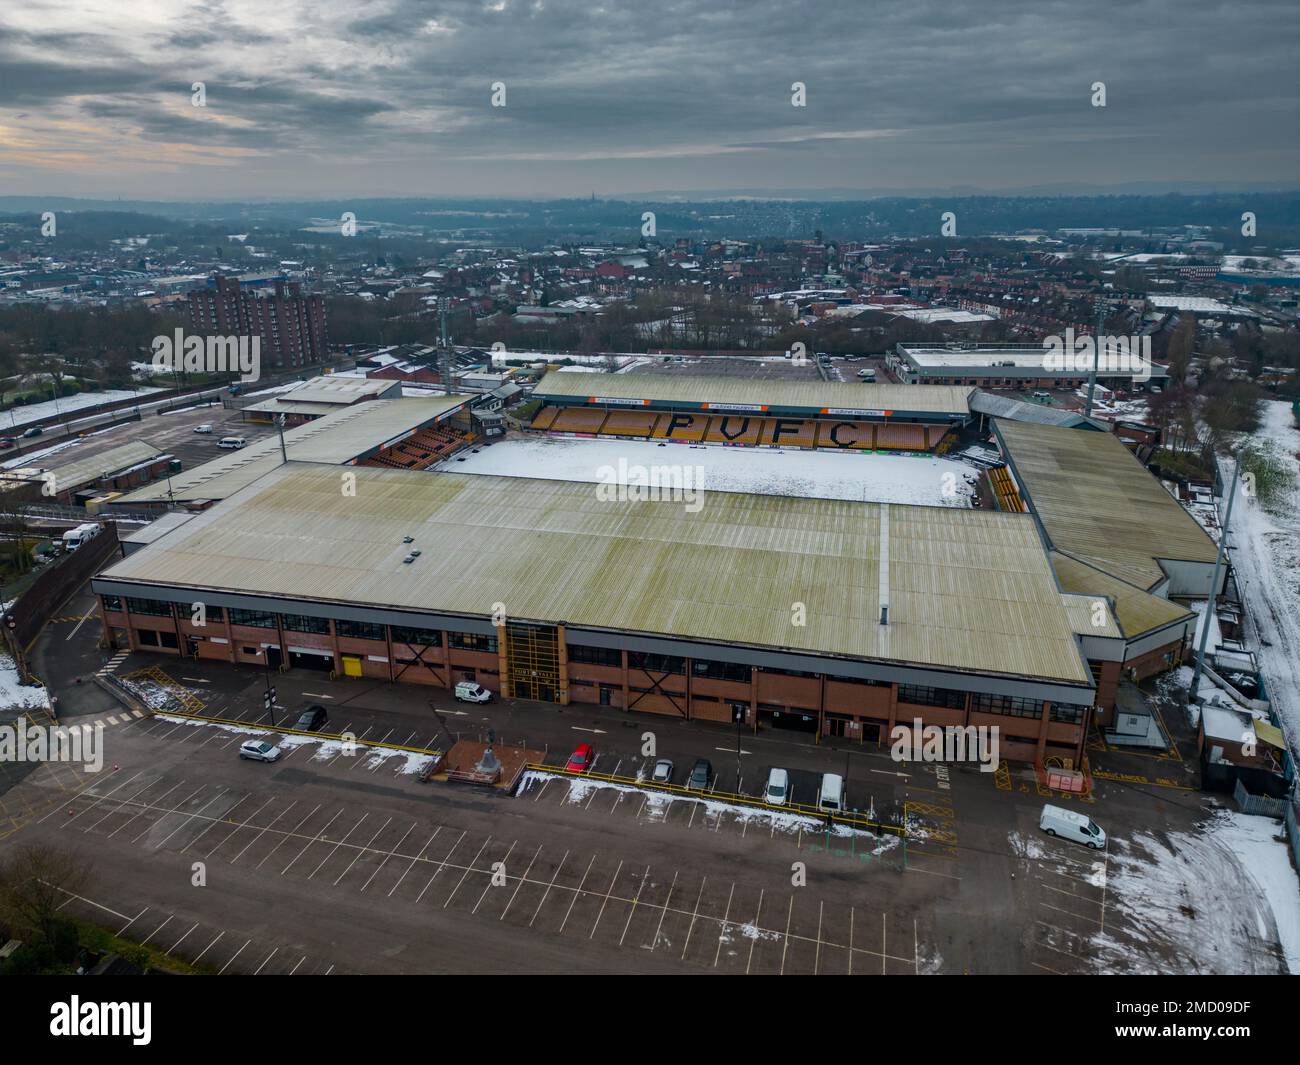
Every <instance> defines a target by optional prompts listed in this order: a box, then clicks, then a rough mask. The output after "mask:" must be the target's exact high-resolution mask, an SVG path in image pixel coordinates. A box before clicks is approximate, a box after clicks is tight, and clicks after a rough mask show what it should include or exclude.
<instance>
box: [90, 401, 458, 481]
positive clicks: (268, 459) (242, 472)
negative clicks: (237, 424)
mask: <svg viewBox="0 0 1300 1065" xmlns="http://www.w3.org/2000/svg"><path fill="white" fill-rule="evenodd" d="M469 399H470V397H469V396H438V397H436V398H429V399H389V400H384V401H383V402H382V403H360V404H358V405H356V406H353V407H344V408H343V409H342V410H337V411H334V412H333V413H331V414H327V415H326V416H325V417H323V418H320V419H318V420H316V421H314V422H308V423H307V424H306V425H297V426H294V427H293V428H292V429H286V430H285V431H284V445H285V450H286V451H287V452H288V455H289V458H290V459H294V460H299V461H302V462H324V463H332V464H334V465H341V464H343V463H348V462H351V461H352V460H353V459H355V458H358V457H360V456H362V455H365V454H367V453H368V452H371V451H376V450H378V449H379V448H381V447H383V446H384V445H386V444H389V443H392V442H394V441H395V440H396V439H397V438H398V437H400V436H401V435H402V434H404V433H408V432H411V431H412V430H415V429H418V428H419V427H420V426H422V425H425V424H427V423H428V422H430V421H433V420H434V419H435V418H437V417H438V416H439V415H442V414H446V413H448V412H450V411H452V410H455V409H456V408H457V407H460V406H462V405H464V404H465V403H467V402H468V401H469ZM280 462H281V458H280V436H279V434H278V433H272V434H270V435H267V436H263V437H261V438H260V439H257V440H255V441H253V442H252V443H250V444H248V445H247V446H246V447H244V448H242V449H240V450H239V451H227V452H223V453H222V454H221V457H220V458H215V459H213V460H212V461H211V462H205V463H203V465H201V466H196V467H194V469H192V470H187V471H186V472H185V473H178V474H173V475H172V477H171V484H170V488H169V486H168V485H167V484H166V483H164V482H159V483H157V484H153V485H149V486H148V487H146V488H139V489H137V490H136V491H134V492H130V493H128V494H127V495H124V496H122V497H121V498H120V499H117V500H114V503H115V504H116V505H123V506H129V505H130V504H132V503H150V502H158V501H160V500H165V499H167V498H168V497H169V495H170V498H172V499H174V500H175V501H176V502H178V503H182V502H186V501H193V500H200V499H226V498H227V497H229V496H232V495H234V494H235V493H236V492H238V491H239V490H240V489H241V488H244V487H245V486H246V485H250V484H252V483H253V482H254V481H255V480H257V479H258V478H259V477H261V476H262V475H263V474H265V473H267V472H269V471H270V470H273V469H275V467H276V466H278V465H280Z"/></svg>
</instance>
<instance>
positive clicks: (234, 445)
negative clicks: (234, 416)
mask: <svg viewBox="0 0 1300 1065" xmlns="http://www.w3.org/2000/svg"><path fill="white" fill-rule="evenodd" d="M244 443H245V441H244V438H243V437H242V436H223V437H222V438H221V439H220V440H218V441H217V447H224V448H225V449H226V450H227V451H238V450H239V449H240V448H241V447H243V446H244Z"/></svg>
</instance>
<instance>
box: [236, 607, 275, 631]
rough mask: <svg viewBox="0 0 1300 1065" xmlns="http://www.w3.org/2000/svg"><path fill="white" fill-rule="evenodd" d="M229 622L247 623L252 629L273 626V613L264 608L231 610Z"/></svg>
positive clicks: (271, 627) (270, 627)
mask: <svg viewBox="0 0 1300 1065" xmlns="http://www.w3.org/2000/svg"><path fill="white" fill-rule="evenodd" d="M230 624H232V625H247V626H249V627H250V628H254V629H273V628H275V615H274V614H268V613H267V612H266V611H265V610H231V611H230Z"/></svg>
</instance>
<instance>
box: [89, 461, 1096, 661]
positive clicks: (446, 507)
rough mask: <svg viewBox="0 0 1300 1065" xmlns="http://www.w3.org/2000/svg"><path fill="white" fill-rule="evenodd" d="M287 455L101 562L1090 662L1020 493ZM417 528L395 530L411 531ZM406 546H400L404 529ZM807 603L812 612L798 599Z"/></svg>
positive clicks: (141, 575)
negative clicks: (901, 494) (735, 481)
mask: <svg viewBox="0 0 1300 1065" xmlns="http://www.w3.org/2000/svg"><path fill="white" fill-rule="evenodd" d="M353 472H355V473H356V475H357V482H356V492H355V495H344V494H343V493H342V492H341V491H340V487H339V471H338V468H337V467H333V466H322V465H316V464H311V465H308V464H301V463H290V464H289V465H287V466H281V467H279V468H278V469H275V470H273V471H272V472H271V473H268V474H267V475H266V477H265V478H264V479H262V480H260V481H258V482H257V483H255V484H253V485H250V486H249V487H248V488H246V489H245V490H244V491H243V492H241V493H239V494H238V495H237V496H235V497H234V498H231V499H229V500H227V501H226V502H225V503H223V504H221V505H218V506H217V507H214V508H213V509H212V510H210V511H206V512H204V513H203V514H200V515H198V516H197V517H196V518H195V519H194V520H193V521H191V522H187V523H186V524H185V525H184V526H182V527H181V528H179V529H177V530H175V531H174V532H173V533H171V534H169V535H167V536H165V537H163V538H162V539H161V540H159V541H158V542H157V543H155V544H152V545H150V546H148V547H146V548H144V549H143V550H141V551H139V552H137V553H135V554H133V555H132V556H131V557H129V558H127V559H125V560H124V561H122V562H120V563H118V564H116V565H115V566H113V567H112V568H111V569H110V570H108V571H107V572H106V573H105V574H104V575H103V576H105V577H106V578H110V579H124V580H138V581H143V582H159V583H163V584H167V585H175V586H180V587H184V588H186V589H187V590H188V589H195V588H197V589H208V590H226V591H240V592H246V593H253V594H257V593H262V594H269V595H274V596H285V597H292V598H305V599H317V600H330V601H335V602H343V603H354V604H369V605H374V606H395V607H404V608H408V609H415V610H420V609H423V610H431V611H435V610H436V611H445V612H450V613H462V614H470V615H478V616H487V615H490V614H491V613H492V612H493V610H494V604H496V603H503V604H505V609H506V611H507V612H508V614H509V615H510V616H512V617H516V618H520V619H524V620H533V621H548V622H558V621H565V622H568V623H569V624H572V625H580V626H590V627H596V628H606V629H613V630H625V631H631V632H640V633H650V634H663V635H672V636H681V637H691V638H695V639H700V640H706V641H710V642H717V643H736V644H747V645H751V646H753V645H756V646H768V647H776V648H790V649H796V650H804V651H812V652H822V653H831V654H837V655H847V656H852V657H856V658H864V659H880V660H887V661H894V662H906V663H917V664H925V665H933V666H940V667H945V668H950V669H956V670H967V671H972V672H980V673H996V674H1003V675H1011V676H1017V677H1033V678H1044V679H1049V678H1050V679H1053V680H1064V681H1068V682H1074V683H1083V684H1087V683H1091V678H1090V675H1089V673H1088V670H1087V668H1086V667H1085V665H1084V663H1083V661H1082V659H1081V657H1080V654H1079V651H1078V648H1077V645H1076V643H1075V638H1074V635H1073V633H1072V632H1071V629H1070V624H1069V621H1068V619H1067V617H1066V612H1065V609H1064V607H1063V606H1062V603H1061V598H1060V594H1059V591H1058V589H1057V586H1056V582H1055V580H1054V579H1053V577H1052V574H1051V570H1050V569H1049V567H1048V563H1047V558H1046V556H1045V554H1044V552H1043V549H1042V546H1041V543H1040V541H1039V538H1038V535H1037V532H1036V530H1035V529H1034V526H1033V523H1032V520H1031V519H1030V518H1029V517H1028V516H1027V515H1018V514H1003V513H995V512H989V513H985V512H981V511H959V510H955V509H950V508H945V507H906V506H890V507H888V519H889V524H890V535H889V543H890V547H889V553H888V558H889V567H888V579H889V596H890V614H889V617H890V624H888V625H885V626H882V625H880V624H879V605H880V550H881V538H880V533H881V519H882V513H883V511H884V509H885V507H884V505H881V504H874V503H853V502H845V501H842V500H828V499H798V498H790V497H782V496H758V495H743V494H739V493H731V492H719V493H712V494H707V495H705V496H704V500H703V506H702V509H700V510H699V511H698V513H691V512H689V511H688V510H687V509H686V507H685V506H684V505H683V504H682V503H680V502H641V501H628V500H620V501H608V500H603V499H601V498H600V497H599V496H598V491H597V486H595V485H591V484H575V483H570V482H564V481H544V480H530V479H525V478H507V477H476V476H473V475H465V474H452V473H418V472H410V471H404V470H387V469H379V468H366V467H358V468H356V469H355V470H354V471H353ZM408 535H409V536H412V537H414V543H413V544H410V545H406V544H403V543H402V538H403V537H404V536H408ZM413 548H415V549H419V550H420V551H421V552H422V555H421V557H420V558H419V559H418V560H417V561H416V562H414V563H413V564H410V565H405V564H403V563H402V558H403V557H404V556H405V555H406V553H407V552H408V551H410V550H411V549H413ZM797 604H803V608H804V610H805V612H806V620H805V623H804V624H802V625H799V624H795V623H794V621H793V619H794V617H795V615H796V612H797V611H798V609H799V608H798V606H797Z"/></svg>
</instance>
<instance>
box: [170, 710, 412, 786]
mask: <svg viewBox="0 0 1300 1065" xmlns="http://www.w3.org/2000/svg"><path fill="white" fill-rule="evenodd" d="M154 717H156V718H157V719H158V720H159V721H171V722H174V723H175V724H177V725H193V726H195V727H196V728H216V729H220V730H221V731H222V732H229V733H232V734H234V735H240V736H267V737H274V739H273V740H268V742H274V744H275V746H277V747H281V748H284V749H286V750H287V749H289V748H292V747H307V746H311V745H319V749H318V750H317V751H316V753H315V754H314V755H312V758H313V760H314V761H317V762H328V761H331V760H333V759H334V758H337V757H340V756H343V757H360V756H362V755H364V756H366V763H365V766H364V768H366V769H376V768H378V767H379V766H380V765H381V764H382V763H384V762H386V761H387V760H388V759H389V758H401V759H403V760H404V761H405V764H404V765H403V766H402V767H401V769H399V770H398V772H399V773H406V774H410V775H411V776H418V775H419V774H420V773H422V772H423V771H424V770H425V769H426V768H428V767H429V766H430V765H431V764H432V763H433V760H434V756H433V755H431V754H420V753H418V752H416V751H402V750H395V749H393V748H391V747H375V748H371V747H368V746H367V745H366V744H364V743H356V742H353V743H351V744H350V745H349V744H347V743H345V742H343V741H342V740H331V739H325V738H324V737H317V736H298V735H293V736H285V735H279V734H278V733H277V730H276V729H274V728H272V727H271V726H269V725H268V726H266V727H260V726H253V725H231V724H228V723H226V722H224V721H208V720H205V719H196V718H191V717H175V716H174V715H171V714H155V715H154Z"/></svg>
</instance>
